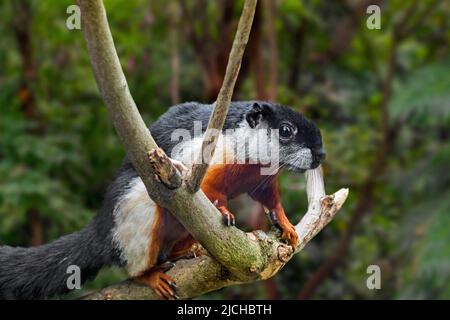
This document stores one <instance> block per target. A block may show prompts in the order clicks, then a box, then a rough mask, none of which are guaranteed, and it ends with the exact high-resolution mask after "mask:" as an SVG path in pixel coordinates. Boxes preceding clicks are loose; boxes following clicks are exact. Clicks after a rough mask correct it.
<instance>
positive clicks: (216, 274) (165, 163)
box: [78, 0, 348, 299]
mask: <svg viewBox="0 0 450 320" xmlns="http://www.w3.org/2000/svg"><path fill="white" fill-rule="evenodd" d="M255 3H256V0H246V1H245V5H244V11H243V15H242V16H243V17H246V18H244V19H241V21H240V24H241V26H240V27H239V28H238V32H237V34H236V39H237V40H236V41H235V43H236V47H235V48H234V50H232V52H231V54H230V63H231V66H229V68H227V73H230V74H229V75H228V76H226V77H225V78H226V81H224V84H223V87H224V88H222V89H223V90H221V91H222V94H221V95H219V98H218V103H217V105H216V108H217V113H216V114H217V115H216V116H214V114H213V116H212V119H214V118H215V117H216V119H217V122H216V121H215V120H212V121H211V122H210V125H211V127H214V128H219V129H221V126H220V123H222V125H223V119H222V118H224V117H225V116H226V111H227V109H228V105H229V101H230V99H231V95H232V91H233V85H234V82H235V80H236V77H237V73H238V72H239V64H240V62H239V63H237V64H236V59H238V58H239V59H241V58H242V51H243V49H244V48H245V43H246V42H247V40H248V31H249V30H250V25H251V18H252V17H253V13H252V12H251V9H252V8H253V9H254V4H255ZM78 4H79V6H80V9H81V19H82V29H83V32H84V37H85V39H86V43H87V48H88V53H89V58H90V61H91V64H92V67H93V71H94V76H95V79H96V81H97V85H98V87H99V90H100V92H101V94H102V97H103V99H104V101H105V104H106V106H107V109H108V111H109V113H110V116H111V119H112V122H113V124H114V127H115V128H116V131H117V133H118V135H119V137H120V140H121V141H122V143H123V145H124V147H125V150H126V152H127V155H128V157H129V158H130V160H131V161H132V163H133V165H134V167H135V169H136V170H137V172H138V174H139V175H140V177H141V179H142V181H143V182H144V184H145V186H146V188H147V192H148V194H149V196H150V197H151V198H152V199H153V200H154V201H155V202H157V203H158V204H160V205H161V206H163V207H164V208H167V209H168V210H170V211H171V212H172V213H173V214H174V215H175V216H176V217H177V218H178V219H179V220H180V222H181V223H182V224H183V225H184V227H185V228H186V229H187V230H188V231H189V232H190V233H191V234H192V236H193V237H194V238H195V239H196V240H197V241H198V242H199V243H200V244H201V245H202V246H203V247H204V248H205V249H206V250H207V252H208V253H209V255H210V256H202V257H199V258H196V259H194V260H189V261H180V262H178V263H177V264H176V266H175V267H174V268H173V269H172V270H171V271H169V274H170V275H172V276H173V277H174V279H175V280H176V281H177V283H178V285H179V290H178V293H179V295H180V297H182V298H190V297H194V296H197V295H200V294H203V293H205V292H208V291H211V290H215V289H218V288H221V287H223V286H226V285H231V284H237V283H244V282H251V281H255V280H258V279H267V278H269V277H271V276H273V275H274V274H275V273H276V272H278V270H279V269H280V268H281V267H282V266H283V265H284V264H285V263H286V262H287V261H288V260H289V259H290V257H291V256H292V251H293V250H292V248H291V247H290V246H287V245H286V244H284V243H281V242H280V241H279V239H280V235H279V234H278V233H276V232H272V233H269V234H266V233H264V232H261V231H255V232H252V233H247V234H246V233H244V232H243V231H241V230H239V229H237V228H235V227H226V226H224V225H223V223H222V220H221V215H220V213H219V212H218V210H217V209H216V207H215V206H214V205H213V204H212V203H211V202H210V201H209V200H208V199H207V198H206V196H205V195H204V194H203V192H202V191H201V190H199V191H198V192H196V193H192V192H191V190H192V189H189V188H188V187H187V184H186V182H185V181H183V180H180V179H178V177H175V176H176V175H178V174H179V173H178V171H177V170H176V169H174V168H173V166H172V164H171V162H170V159H169V158H167V156H166V155H165V154H164V153H163V152H161V150H159V149H158V147H157V145H156V143H155V141H154V140H153V138H152V136H151V134H150V131H149V130H148V129H147V127H146V126H145V124H144V122H143V120H142V118H141V116H140V114H139V111H138V109H137V107H136V104H135V103H134V101H133V98H132V96H131V94H130V92H129V89H128V85H127V82H126V79H125V76H124V74H123V71H122V68H121V66H120V62H119V58H118V57H117V53H116V50H115V47H114V42H113V38H112V35H111V32H110V30H109V26H108V21H107V18H106V12H105V8H104V7H103V2H102V1H101V0H78ZM219 102H220V105H219ZM149 152H150V153H149ZM149 157H150V158H151V159H149ZM150 160H151V161H150ZM314 172H315V173H312V172H310V173H308V174H307V185H308V186H309V187H308V188H307V189H308V195H309V199H310V203H314V204H315V206H314V208H313V209H311V211H309V213H310V214H307V215H306V216H305V218H306V220H305V222H303V224H300V225H299V226H298V228H299V229H298V230H299V232H300V234H301V235H304V236H303V237H302V240H301V241H300V242H299V246H300V248H302V247H303V246H304V245H306V243H307V242H308V241H309V240H310V239H311V238H312V237H313V236H314V235H315V234H317V232H319V231H320V230H321V228H323V227H324V226H325V225H326V224H327V223H328V222H329V221H330V220H331V219H332V217H333V216H334V214H336V212H337V211H338V210H339V208H340V207H341V206H342V204H343V203H344V201H345V199H346V197H347V193H348V190H346V189H342V190H340V191H338V192H337V193H335V194H334V195H333V196H328V197H324V198H323V199H322V200H319V198H321V197H322V196H323V195H324V191H323V178H322V175H321V173H320V171H319V172H317V171H314ZM311 174H312V176H310V175H311ZM308 177H309V178H308ZM200 180H201V179H200ZM311 181H315V182H314V183H312V182H311ZM317 181H319V182H317ZM320 181H321V182H320ZM180 182H181V183H180ZM311 183H312V184H311ZM313 186H316V187H313ZM314 190H316V191H314ZM319 204H321V205H322V209H321V210H320V209H319V208H320V207H319ZM318 212H321V213H320V214H318V215H317V213H318ZM313 213H316V215H315V216H313ZM193 275H195V278H194V277H193ZM86 298H87V299H124V298H131V299H137V298H156V297H155V295H154V294H153V292H152V291H151V290H149V289H148V288H143V287H141V286H139V285H137V284H134V283H132V282H130V281H128V282H125V283H122V284H119V285H116V286H113V287H111V288H107V289H104V290H102V291H100V292H98V293H94V294H92V295H90V296H88V297H86Z"/></svg>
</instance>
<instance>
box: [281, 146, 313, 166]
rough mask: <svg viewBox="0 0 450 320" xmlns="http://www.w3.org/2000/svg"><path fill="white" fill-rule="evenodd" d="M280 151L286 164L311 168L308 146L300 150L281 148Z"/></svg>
mask: <svg viewBox="0 0 450 320" xmlns="http://www.w3.org/2000/svg"><path fill="white" fill-rule="evenodd" d="M281 153H282V157H283V162H284V163H285V164H287V165H288V166H292V167H295V168H297V169H306V170H308V169H310V168H311V164H312V162H313V157H312V153H311V150H310V149H309V148H300V150H290V149H288V148H281Z"/></svg>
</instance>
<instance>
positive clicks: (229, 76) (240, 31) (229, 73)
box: [187, 0, 257, 193]
mask: <svg viewBox="0 0 450 320" xmlns="http://www.w3.org/2000/svg"><path fill="white" fill-rule="evenodd" d="M256 3H257V0H246V1H245V3H244V9H243V10H242V14H241V18H240V19H239V25H238V28H237V31H236V36H235V38H234V42H233V47H232V48H231V52H230V57H229V59H228V65H227V70H226V73H225V78H224V80H223V84H222V88H221V89H220V92H219V96H218V97H217V100H216V103H215V105H214V110H213V112H212V114H211V118H210V119H209V123H208V128H207V129H206V134H205V137H204V140H203V143H202V148H201V150H200V154H199V155H198V156H197V158H196V159H197V160H196V162H195V164H194V165H193V167H192V170H191V173H190V176H189V178H188V180H187V186H188V188H189V190H190V191H191V192H192V193H195V192H197V191H198V189H199V188H200V184H201V182H202V180H203V177H204V176H205V173H206V170H207V169H208V166H209V161H210V160H211V158H212V156H213V155H214V150H215V147H216V144H217V138H218V136H217V135H216V134H214V133H215V132H217V130H222V128H223V125H224V123H225V118H226V116H227V113H228V108H229V106H230V103H231V97H232V95H233V90H234V85H235V84H236V79H237V77H238V74H239V69H240V68H241V62H242V57H243V55H244V51H245V47H246V45H247V42H248V38H249V35H250V30H251V27H252V22H253V17H254V15H255V9H256ZM206 151H208V152H207V154H205V153H206Z"/></svg>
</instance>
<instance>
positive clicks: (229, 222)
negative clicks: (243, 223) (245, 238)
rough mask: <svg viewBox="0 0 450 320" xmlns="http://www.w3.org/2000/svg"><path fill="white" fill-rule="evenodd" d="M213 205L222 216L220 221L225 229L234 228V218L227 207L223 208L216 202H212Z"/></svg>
mask: <svg viewBox="0 0 450 320" xmlns="http://www.w3.org/2000/svg"><path fill="white" fill-rule="evenodd" d="M214 205H215V206H216V207H217V209H218V210H219V211H220V213H221V214H222V220H223V223H224V224H225V225H226V226H227V227H231V226H235V225H236V219H235V218H234V214H232V213H231V212H230V211H229V210H228V208H227V207H225V206H219V205H218V201H217V200H216V201H214Z"/></svg>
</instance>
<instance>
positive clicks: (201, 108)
mask: <svg viewBox="0 0 450 320" xmlns="http://www.w3.org/2000/svg"><path fill="white" fill-rule="evenodd" d="M211 111H212V105H210V104H199V103H195V102H188V103H184V104H180V105H176V106H173V107H171V108H170V109H169V110H168V111H167V112H166V113H165V114H163V115H162V116H161V117H160V118H159V119H158V120H157V121H156V122H155V123H153V124H152V125H151V126H150V127H149V129H150V131H151V134H152V136H153V137H154V139H155V141H156V143H157V144H158V145H159V146H160V147H161V148H162V149H163V150H164V151H165V152H166V154H167V155H169V156H170V157H171V158H172V159H173V161H174V162H176V164H177V165H180V162H181V163H183V164H184V165H186V166H189V165H190V164H191V163H190V160H191V159H193V158H195V156H194V157H193V155H196V154H197V152H198V151H199V150H200V145H201V142H202V135H203V134H204V132H205V130H206V126H207V123H208V120H209V117H210V115H211ZM200 129H201V130H200ZM255 129H258V130H255ZM196 130H197V131H199V132H197V133H196V132H195V131H196ZM258 132H259V133H258ZM261 132H263V135H261V134H260V133H261ZM269 132H276V133H277V134H278V135H277V136H276V139H268V140H267V139H266V140H265V139H260V138H264V137H268V136H269ZM219 134H220V136H219V140H218V145H217V148H216V152H215V154H214V157H213V159H212V161H211V163H210V167H209V169H208V171H207V174H206V176H205V178H204V180H203V182H202V184H201V189H202V190H203V192H205V194H206V196H207V197H208V198H209V199H210V200H211V201H213V202H214V203H215V205H216V206H217V208H218V209H219V211H220V212H221V213H222V215H223V217H224V221H225V223H226V224H227V225H234V216H233V215H232V213H230V211H229V210H228V208H227V201H228V200H229V199H231V198H234V197H236V196H238V195H239V194H242V193H247V194H249V195H250V196H251V197H252V198H253V199H254V200H256V201H258V202H260V203H261V204H262V205H264V206H265V207H267V208H268V209H270V210H271V212H273V213H274V214H273V219H275V220H276V222H277V224H278V226H279V227H280V229H281V230H282V237H283V238H285V239H286V240H287V241H289V243H290V244H291V245H295V244H296V242H297V237H298V236H297V234H296V232H295V229H294V228H293V226H292V224H291V223H290V222H289V220H288V218H287V217H286V215H285V213H284V210H283V207H282V205H281V202H280V195H279V191H278V185H277V173H278V171H279V170H278V169H280V168H286V169H287V170H292V171H301V172H303V171H305V170H308V169H312V168H316V167H317V166H318V165H319V164H320V163H321V161H322V160H323V159H324V156H325V154H324V152H323V148H322V137H321V133H320V130H319V129H318V128H317V126H316V125H315V124H313V123H312V122H311V121H309V120H307V119H306V118H305V117H304V116H302V115H301V114H299V113H297V112H295V111H293V110H292V109H290V108H288V107H285V106H281V105H278V104H274V103H269V102H263V101H244V102H233V103H231V105H230V108H229V112H228V115H227V118H226V121H225V125H224V128H223V131H222V132H221V133H219ZM188 136H190V137H191V139H188V138H189V137H188ZM230 146H237V148H235V149H233V148H231V147H230ZM262 147H268V149H270V150H269V153H271V155H270V157H272V156H273V155H275V154H277V155H278V158H277V161H278V163H277V164H276V168H275V170H273V171H272V172H270V174H269V175H267V173H266V174H261V173H262V171H261V170H262V169H263V167H267V166H268V160H270V159H268V157H269V156H268V155H267V154H265V152H261V150H260V149H261V148H262ZM275 148H276V149H275ZM238 154H239V155H241V156H242V157H243V158H244V161H242V159H240V158H239V159H238V157H237V155H238ZM261 154H264V155H261ZM221 155H222V156H224V157H225V158H226V161H224V158H223V157H221ZM194 243H195V240H194V239H193V238H192V237H191V236H190V235H189V233H188V232H187V231H186V230H185V229H184V227H183V226H182V225H181V224H180V223H179V222H178V220H177V219H176V218H175V217H173V216H172V214H171V213H170V212H168V211H166V210H165V209H163V208H161V207H159V206H158V205H157V204H155V203H154V202H153V201H152V200H151V199H150V197H149V196H148V194H147V191H146V189H145V186H144V184H143V183H142V181H141V179H140V177H139V176H138V174H137V173H136V171H135V169H134V168H133V165H132V164H131V163H130V161H129V160H128V159H127V158H125V160H124V161H123V163H122V166H121V168H120V170H119V172H118V174H117V177H116V178H115V180H114V182H113V183H111V185H110V186H109V187H108V190H107V192H106V195H105V199H104V203H103V207H102V208H101V210H100V212H99V214H98V215H97V216H96V217H95V218H94V219H93V220H92V221H91V222H90V223H89V224H88V225H87V226H86V227H85V228H83V229H82V230H80V231H78V232H75V233H72V234H69V235H66V236H63V237H61V238H59V239H58V240H56V241H54V242H52V243H49V244H46V245H42V246H38V247H30V248H13V247H8V246H2V247H0V298H2V299H45V298H50V297H53V296H55V295H60V294H64V293H67V292H68V291H69V289H68V287H67V278H68V277H69V274H68V273H67V270H68V267H69V266H71V265H75V266H78V267H79V268H80V270H81V281H82V282H84V281H86V280H87V279H90V278H92V277H94V276H95V275H96V274H97V272H98V271H99V270H100V268H102V267H103V266H112V265H117V266H121V267H125V268H126V270H127V271H128V273H129V275H130V276H131V277H133V278H136V279H138V280H140V281H143V282H145V283H146V284H148V285H149V286H151V287H152V288H153V289H154V290H155V291H156V293H157V294H159V295H160V296H161V297H163V298H167V299H171V298H176V297H177V296H176V293H175V284H174V282H173V279H171V278H170V277H169V276H167V275H166V274H165V273H164V271H165V270H164V268H165V267H166V265H165V264H163V263H164V262H166V261H169V260H171V259H176V258H177V257H182V256H184V255H185V254H186V253H188V252H189V250H191V249H190V248H191V247H192V244H194ZM161 265H162V266H161Z"/></svg>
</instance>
